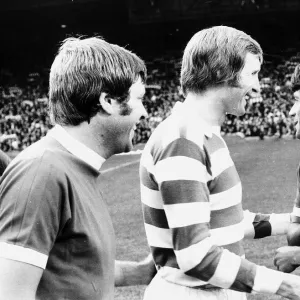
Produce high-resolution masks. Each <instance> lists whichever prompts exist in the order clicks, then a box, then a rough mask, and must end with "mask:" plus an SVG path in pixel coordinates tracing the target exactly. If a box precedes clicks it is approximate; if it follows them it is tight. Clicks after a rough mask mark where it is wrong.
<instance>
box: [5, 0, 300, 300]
mask: <svg viewBox="0 0 300 300" xmlns="http://www.w3.org/2000/svg"><path fill="white" fill-rule="evenodd" d="M299 12H300V0H201V1H200V0H128V1H125V0H124V1H122V0H73V1H72V0H2V1H1V4H0V34H1V47H0V146H1V149H3V150H4V151H8V153H9V154H10V155H12V156H13V155H15V154H16V153H18V151H20V150H22V149H24V148H25V147H27V146H28V145H30V144H31V143H33V142H35V141H36V140H38V139H39V138H41V137H42V136H43V135H45V134H46V132H47V130H48V128H50V127H51V126H50V123H49V119H48V117H47V89H48V73H49V68H50V66H51V63H52V61H53V58H54V55H55V52H56V51H57V48H58V45H59V42H60V41H61V40H63V39H64V38H65V37H67V36H73V35H87V36H91V35H100V36H103V37H104V38H105V39H106V40H108V41H109V42H112V43H117V44H119V45H121V46H126V47H127V48H128V49H130V50H133V51H134V52H136V53H137V54H139V55H140V56H141V57H142V58H144V59H145V60H146V62H147V66H148V70H149V78H148V82H147V84H148V87H147V93H146V97H145V105H146V106H147V109H148V112H149V118H148V120H142V122H141V124H140V126H139V128H138V130H137V135H136V139H135V143H136V144H137V147H138V148H139V149H141V148H142V144H140V143H143V142H145V141H146V140H147V138H148V137H149V135H150V134H151V132H152V130H153V129H154V128H155V126H156V125H157V124H158V123H159V122H161V120H163V119H164V118H165V117H166V116H168V114H169V112H170V110H171V108H172V106H173V104H174V102H175V101H182V100H183V96H182V94H181V92H180V89H179V80H178V78H179V72H180V56H181V54H182V51H183V49H184V46H185V44H186V43H187V41H188V40H189V39H190V37H191V36H192V34H194V33H195V32H196V31H198V30H201V29H202V28H205V27H208V26H213V25H228V26H233V27H236V28H238V29H241V30H244V31H246V32H247V33H249V34H250V35H252V36H253V37H254V38H255V39H257V40H258V41H259V42H260V44H261V45H262V47H263V49H264V52H265V56H264V59H265V63H264V66H263V69H262V72H261V75H260V80H261V86H262V93H261V97H259V98H256V99H249V101H248V105H247V113H246V115H245V116H243V117H241V118H233V117H231V116H228V118H227V120H226V122H225V124H224V126H223V127H222V131H223V133H224V136H225V139H226V140H227V142H228V144H229V148H230V150H231V153H232V156H233V159H234V161H235V162H236V164H237V168H238V171H239V173H240V175H241V178H242V182H243V186H244V200H243V201H244V206H245V208H249V209H251V210H252V211H260V212H270V211H274V212H287V211H290V210H291V208H292V204H293V199H294V197H295V189H296V167H297V165H298V161H299V159H300V157H299V155H298V153H299V150H298V149H299V148H298V147H300V145H299V142H297V141H296V140H294V133H295V128H294V126H293V123H292V122H291V120H290V118H289V117H288V111H289V109H290V108H291V106H292V103H293V100H292V94H291V91H290V89H289V85H290V81H289V79H290V74H291V73H292V71H293V68H294V66H295V65H296V64H297V62H299V61H300V57H299V54H298V52H299V51H300V30H299V24H298V23H299V21H298V20H299ZM245 137H246V139H243V138H245ZM258 141H259V142H258ZM297 148H298V149H297ZM138 160H139V152H136V153H134V154H132V155H123V156H122V155H121V156H117V157H114V158H113V159H111V160H109V161H108V162H107V163H106V164H105V165H104V168H103V189H104V191H105V194H106V195H107V202H108V205H109V207H110V211H111V214H112V217H113V222H114V225H115V229H116V236H117V246H118V247H117V257H118V258H120V259H138V258H142V257H144V256H145V255H146V254H147V253H148V248H147V244H146V240H145V233H144V229H143V222H142V216H141V209H140V203H139V183H138ZM283 244H285V239H284V238H280V239H278V238H276V239H275V238H267V239H266V240H265V241H259V242H255V243H252V242H246V251H247V256H248V257H249V258H250V259H251V260H254V261H256V262H258V263H261V264H264V265H268V266H269V267H272V258H273V255H274V250H275V249H276V248H277V247H279V246H280V245H283ZM143 289H144V288H143V287H130V288H118V289H117V294H116V299H118V300H121V299H122V300H123V299H124V300H125V299H126V300H127V299H141V297H142V293H143ZM249 298H250V299H278V297H274V296H270V297H266V296H250V297H249Z"/></svg>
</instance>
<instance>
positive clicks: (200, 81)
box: [180, 26, 263, 95]
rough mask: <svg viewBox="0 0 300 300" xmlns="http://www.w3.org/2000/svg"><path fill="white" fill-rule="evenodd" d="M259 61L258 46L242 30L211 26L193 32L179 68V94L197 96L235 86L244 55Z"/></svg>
mask: <svg viewBox="0 0 300 300" xmlns="http://www.w3.org/2000/svg"><path fill="white" fill-rule="evenodd" d="M249 52H250V53H253V54H255V55H258V56H259V59H260V62H261V63H262V61H263V52H262V49H261V47H260V45H259V44H258V43H257V42H256V41H255V40H254V39H253V38H252V37H250V36H249V35H247V34H246V33H244V32H243V31H240V30H237V29H235V28H231V27H226V26H215V27H211V28H208V29H204V30H201V31H199V32H197V33H196V34H195V35H194V36H193V37H192V38H191V40H190V41H189V42H188V44H187V46H186V48H185V50H184V54H183V58H182V65H181V78H180V81H181V87H182V91H183V93H184V94H185V95H186V94H187V93H188V92H194V93H201V92H203V91H205V90H206V89H208V88H210V87H215V86H219V85H223V84H229V85H231V86H236V85H237V84H238V78H239V75H240V72H241V70H242V69H243V67H244V64H245V57H246V54H247V53H249Z"/></svg>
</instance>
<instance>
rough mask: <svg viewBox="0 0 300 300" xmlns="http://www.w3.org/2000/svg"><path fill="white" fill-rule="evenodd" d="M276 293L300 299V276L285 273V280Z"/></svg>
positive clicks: (296, 299)
mask: <svg viewBox="0 0 300 300" xmlns="http://www.w3.org/2000/svg"><path fill="white" fill-rule="evenodd" d="M276 294H277V295H280V296H282V297H285V298H287V299H292V300H300V277H299V276H296V275H292V274H285V277H284V280H283V282H282V284H281V285H280V287H279V289H278V291H277V293H276Z"/></svg>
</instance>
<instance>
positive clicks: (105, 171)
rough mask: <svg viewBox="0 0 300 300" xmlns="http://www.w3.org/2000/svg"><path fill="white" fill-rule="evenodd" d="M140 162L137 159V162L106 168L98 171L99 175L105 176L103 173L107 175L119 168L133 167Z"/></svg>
mask: <svg viewBox="0 0 300 300" xmlns="http://www.w3.org/2000/svg"><path fill="white" fill-rule="evenodd" d="M139 162H140V160H139V159H137V160H134V161H130V162H127V163H125V164H122V165H119V166H116V167H112V168H108V169H106V170H104V171H100V173H101V174H105V173H108V172H111V171H115V170H117V169H121V168H124V167H127V166H130V165H134V164H137V163H139Z"/></svg>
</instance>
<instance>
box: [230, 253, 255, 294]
mask: <svg viewBox="0 0 300 300" xmlns="http://www.w3.org/2000/svg"><path fill="white" fill-rule="evenodd" d="M255 274H256V266H255V264H254V263H252V262H249V261H247V260H246V259H242V261H241V265H240V269H239V271H238V273H237V276H236V280H235V281H234V282H233V284H232V286H231V287H230V288H231V289H232V290H235V291H239V292H240V291H241V292H246V293H251V292H252V288H253V285H254V278H255Z"/></svg>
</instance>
